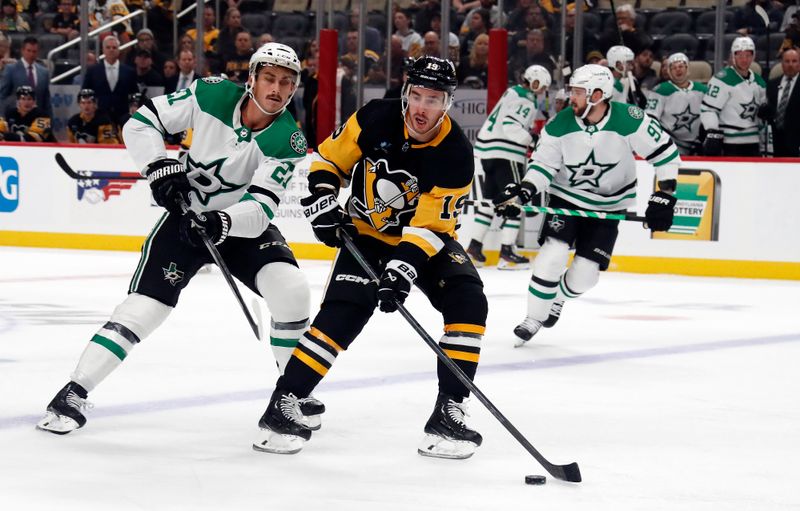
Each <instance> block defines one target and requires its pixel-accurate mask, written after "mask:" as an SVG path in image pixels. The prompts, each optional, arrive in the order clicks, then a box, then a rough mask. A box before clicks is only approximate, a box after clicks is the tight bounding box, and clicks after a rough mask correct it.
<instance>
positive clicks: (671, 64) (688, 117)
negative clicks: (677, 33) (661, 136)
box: [647, 53, 708, 155]
mask: <svg viewBox="0 0 800 511" xmlns="http://www.w3.org/2000/svg"><path fill="white" fill-rule="evenodd" d="M667 73H668V74H669V81H666V82H661V83H660V84H659V85H658V86H657V87H656V88H655V89H653V91H652V92H651V93H650V98H649V99H648V100H647V113H648V114H650V115H652V116H653V117H655V118H656V119H658V120H659V122H661V125H662V126H663V127H664V129H665V130H667V131H668V132H669V133H670V135H671V136H672V141H673V142H675V145H677V146H678V150H679V151H680V152H681V154H685V155H691V154H698V153H699V149H700V145H699V142H698V140H699V137H700V108H701V107H700V104H701V103H702V102H703V96H704V95H705V93H706V91H707V90H708V87H706V85H705V84H703V83H700V82H695V81H692V80H690V79H689V57H687V56H686V55H684V54H683V53H673V54H672V55H670V56H669V58H668V59H667Z"/></svg>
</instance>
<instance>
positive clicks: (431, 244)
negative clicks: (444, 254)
mask: <svg viewBox="0 0 800 511" xmlns="http://www.w3.org/2000/svg"><path fill="white" fill-rule="evenodd" d="M402 240H403V241H408V242H409V243H413V244H414V245H416V246H417V247H419V248H420V249H422V251H423V252H425V253H426V254H427V255H428V257H433V256H435V255H436V254H438V253H439V251H440V250H441V249H443V248H444V242H443V241H442V240H441V239H439V237H438V236H436V234H434V233H433V232H431V231H429V230H428V229H422V228H420V227H410V226H409V227H405V228H404V229H403V237H402Z"/></svg>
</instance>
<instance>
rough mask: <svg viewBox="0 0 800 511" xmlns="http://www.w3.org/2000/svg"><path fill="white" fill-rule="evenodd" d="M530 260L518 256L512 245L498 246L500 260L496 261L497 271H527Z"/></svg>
mask: <svg viewBox="0 0 800 511" xmlns="http://www.w3.org/2000/svg"><path fill="white" fill-rule="evenodd" d="M530 263H531V260H530V259H528V258H527V257H525V256H522V255H519V254H517V253H516V252H515V251H514V247H513V246H512V245H500V259H499V260H498V261H497V269H498V270H527V269H528V268H530V266H531V264H530Z"/></svg>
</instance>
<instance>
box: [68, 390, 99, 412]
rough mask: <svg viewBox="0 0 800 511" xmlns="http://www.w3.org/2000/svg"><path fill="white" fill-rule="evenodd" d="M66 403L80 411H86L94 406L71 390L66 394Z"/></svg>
mask: <svg viewBox="0 0 800 511" xmlns="http://www.w3.org/2000/svg"><path fill="white" fill-rule="evenodd" d="M67 404H68V405H69V406H71V407H72V408H75V409H76V410H78V411H81V410H85V411H88V410H91V409H92V408H94V404H92V403H90V402H89V401H87V400H85V399H83V398H82V397H80V396H79V395H78V394H76V393H75V392H72V391H70V392H69V393H68V394H67Z"/></svg>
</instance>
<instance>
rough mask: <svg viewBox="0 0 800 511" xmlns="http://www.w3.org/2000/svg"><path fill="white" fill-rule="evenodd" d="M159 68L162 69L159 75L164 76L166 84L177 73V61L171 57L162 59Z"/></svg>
mask: <svg viewBox="0 0 800 511" xmlns="http://www.w3.org/2000/svg"><path fill="white" fill-rule="evenodd" d="M161 69H162V70H163V72H162V73H161V75H162V76H163V77H164V83H165V84H166V83H167V82H169V81H170V79H172V78H173V77H174V76H175V75H177V74H178V63H177V62H175V60H173V59H167V60H165V61H164V66H163V67H162V68H161Z"/></svg>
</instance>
